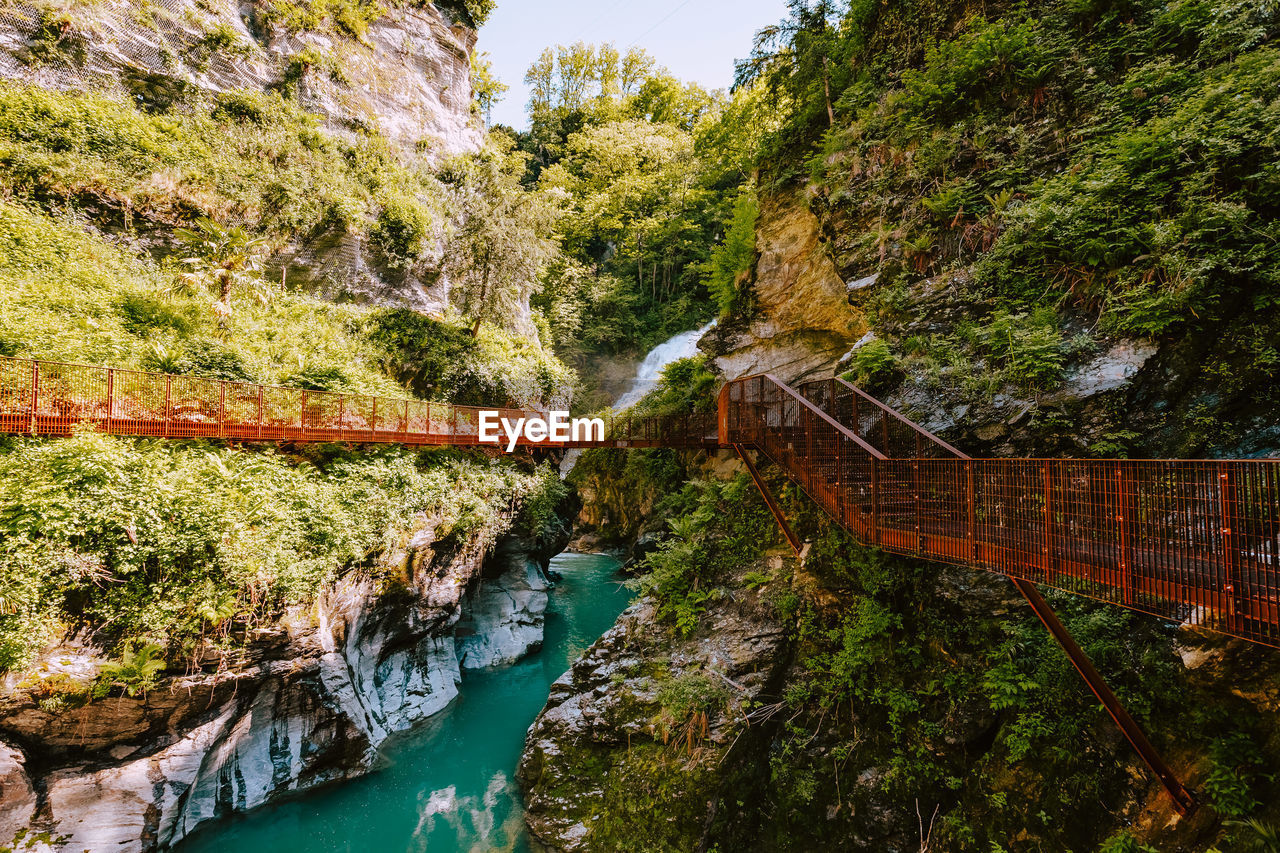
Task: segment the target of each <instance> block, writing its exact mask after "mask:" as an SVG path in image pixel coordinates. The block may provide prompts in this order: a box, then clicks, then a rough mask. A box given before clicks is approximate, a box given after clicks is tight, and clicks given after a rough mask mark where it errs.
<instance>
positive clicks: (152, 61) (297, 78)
mask: <svg viewBox="0 0 1280 853" xmlns="http://www.w3.org/2000/svg"><path fill="white" fill-rule="evenodd" d="M51 15H52V16H51ZM475 41H476V34H475V32H474V31H473V30H471V29H470V28H468V27H467V26H465V25H464V24H462V23H455V22H453V21H451V20H450V19H449V17H447V16H446V14H445V13H443V12H441V11H440V10H439V9H437V8H436V7H435V6H434V5H431V4H429V3H427V4H424V5H422V6H421V7H414V8H409V7H403V8H392V9H389V10H388V11H387V12H386V13H385V14H383V15H381V16H380V17H378V18H377V19H376V20H374V21H373V22H372V23H370V24H369V26H368V29H367V30H366V31H365V33H364V34H363V36H362V37H360V38H358V39H357V38H352V37H349V36H346V35H335V34H332V33H325V32H307V31H301V32H292V31H290V30H289V29H287V28H286V27H285V26H283V25H281V24H280V23H277V22H273V21H271V20H269V19H268V17H267V16H266V15H265V14H264V13H263V11H262V6H261V5H260V4H254V3H239V4H237V3H232V2H229V0H214V2H197V1H196V0H157V2H155V3H151V4H149V11H148V13H147V14H140V13H139V11H138V6H137V4H136V3H132V2H128V0H105V2H101V3H93V4H79V5H77V7H76V12H75V15H74V16H67V17H65V18H59V17H58V16H57V15H56V14H52V13H49V12H48V11H46V9H45V7H43V6H39V5H36V4H27V3H21V2H18V3H11V4H6V6H5V8H4V9H3V10H0V78H5V79H11V80H21V81H24V82H28V83H33V84H35V85H38V86H43V87H47V88H53V89H67V88H73V89H81V88H90V87H91V88H95V89H105V90H107V91H115V92H120V93H123V94H127V95H130V96H132V97H135V98H137V99H139V100H140V101H143V102H156V101H160V103H158V105H159V106H165V105H167V103H168V102H169V101H172V100H180V99H182V98H184V97H186V96H188V95H189V94H190V92H191V91H192V90H199V91H205V92H211V93H221V92H228V91H232V90H236V89H269V88H281V87H283V86H284V85H286V84H294V85H296V86H297V93H298V97H299V101H300V103H301V104H302V106H303V107H304V108H306V109H307V110H309V111H311V112H314V113H317V114H319V115H320V116H322V117H323V118H324V119H325V122H326V127H327V128H328V129H330V130H331V131H334V132H338V133H353V132H355V131H356V130H357V129H359V128H361V127H370V128H374V129H376V130H378V131H379V132H381V133H382V135H384V136H386V137H387V138H388V139H390V140H392V141H394V142H397V143H399V144H401V145H403V146H405V147H406V148H409V149H416V150H417V151H419V152H422V153H425V154H427V155H428V156H431V157H434V158H439V157H444V156H447V155H449V154H457V153H461V152H464V151H476V150H478V149H479V148H480V146H481V145H482V144H483V142H484V132H483V128H482V127H481V126H480V124H479V123H478V122H477V121H475V120H474V119H473V118H472V115H471V99H472V92H471V50H472V48H473V47H474V46H475Z"/></svg>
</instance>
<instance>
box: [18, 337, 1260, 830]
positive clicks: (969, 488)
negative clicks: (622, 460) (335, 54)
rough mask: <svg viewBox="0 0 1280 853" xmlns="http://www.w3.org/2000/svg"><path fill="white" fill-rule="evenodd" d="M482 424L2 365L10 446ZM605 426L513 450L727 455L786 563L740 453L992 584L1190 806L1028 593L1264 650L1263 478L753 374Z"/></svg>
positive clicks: (425, 442)
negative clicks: (935, 431) (958, 427)
mask: <svg viewBox="0 0 1280 853" xmlns="http://www.w3.org/2000/svg"><path fill="white" fill-rule="evenodd" d="M494 413H497V414H498V415H499V416H500V417H506V418H508V419H511V420H515V419H517V418H531V417H540V416H543V415H545V413H541V412H535V411H529V410H521V409H511V408H505V409H484V408H480V407H466V406H454V405H449V404H442V403H434V402H426V401H420V400H407V399H393V398H384V397H372V396H363V395H354V394H338V393H330V392H320V391H306V390H300V389H294V388H279V387H273V386H266V385H256V384H251V383H241V382H232V381H223V380H216V379H203V378H198V377H191V376H176V375H166V374H156V373H146V372H142V371H135V370H124V369H118V368H108V367H98V366H89V365H75V364H63V363H56V362H39V361H29V360H22V359H13V358H0V432H4V433H10V434H24V435H35V436H66V435H70V434H72V433H73V432H74V431H76V430H77V429H82V428H93V429H96V430H98V431H100V432H103V433H107V434H112V435H127V436H144V437H152V438H170V439H192V438H203V439H221V440H228V441H245V442H262V441H272V442H349V443H353V444H358V443H395V444H404V445H411V446H431V445H453V446H462V447H483V446H489V447H497V445H493V444H488V445H486V442H484V441H482V440H481V429H480V427H481V419H482V416H484V415H488V416H490V417H492V416H493V415H494ZM608 421H609V422H608V424H607V427H606V431H605V434H604V438H603V440H601V439H600V438H599V436H592V437H590V438H580V439H579V440H571V441H562V442H551V441H541V442H535V441H531V440H529V439H528V438H524V437H522V438H520V439H519V440H518V442H517V443H518V446H520V447H525V448H535V449H536V448H542V449H549V448H570V447H582V448H586V447H613V448H640V447H672V448H687V449H706V450H715V449H733V450H735V451H736V452H738V453H739V455H740V456H742V458H743V459H744V461H745V462H746V464H747V468H748V470H749V471H750V473H751V474H752V477H753V478H754V479H755V481H756V484H757V486H759V487H760V489H761V491H762V493H763V495H764V496H765V499H766V502H767V503H768V504H769V507H770V509H771V511H773V513H774V515H775V517H776V518H777V520H778V522H779V524H780V525H781V527H782V529H783V531H784V533H785V534H786V535H787V538H788V540H789V541H790V542H791V544H792V545H793V546H794V547H796V549H797V550H800V548H801V543H800V542H799V540H798V539H797V538H796V537H795V535H794V533H792V531H791V529H790V527H789V525H788V524H787V521H786V519H785V517H784V516H783V514H782V512H781V510H780V509H779V507H778V504H777V502H776V501H775V500H774V499H773V497H772V495H771V494H770V493H769V489H768V487H767V485H766V484H765V482H764V480H763V478H761V477H760V475H759V471H758V469H757V468H756V465H755V463H754V462H753V461H752V459H751V456H750V453H751V452H755V453H756V454H758V455H759V456H763V457H765V458H767V459H769V460H770V461H772V462H773V463H774V464H775V465H777V466H778V467H779V468H780V469H781V470H782V471H784V472H785V473H786V475H787V476H788V477H789V478H790V479H791V480H792V481H794V482H795V483H796V484H797V485H798V486H799V487H800V488H801V489H803V490H804V491H805V492H806V493H807V494H808V495H809V497H810V498H812V499H813V500H814V501H815V502H816V503H817V504H818V505H819V506H821V507H822V508H823V510H824V511H825V512H826V513H827V514H828V515H830V516H831V518H833V519H834V520H835V521H836V522H838V523H839V524H840V525H841V526H843V527H844V528H845V529H846V530H848V531H849V532H850V533H852V534H853V535H854V536H855V537H857V538H858V539H859V540H860V541H862V542H864V543H865V544H867V545H869V546H874V547H878V548H880V549H883V550H885V551H889V552H893V553H896V554H904V555H909V556H913V557H919V558H922V559H927V560H933V561H937V562H943V563H950V564H954V565H961V566H967V567H971V568H974V569H980V570H985V571H989V572H993V573H996V574H1002V575H1005V576H1007V577H1009V578H1010V579H1011V580H1012V581H1013V583H1014V584H1015V586H1017V588H1018V589H1019V591H1020V592H1022V594H1023V595H1024V596H1026V598H1027V600H1028V602H1029V603H1030V604H1031V606H1032V608H1033V609H1034V610H1035V612H1036V614H1037V615H1038V616H1039V617H1040V619H1041V621H1042V622H1044V624H1045V626H1046V628H1048V629H1049V630H1050V631H1051V632H1052V633H1053V634H1054V636H1055V638H1057V639H1058V641H1059V642H1060V643H1061V644H1062V645H1063V648H1064V649H1065V650H1066V651H1067V653H1068V655H1069V656H1070V657H1071V659H1072V662H1073V663H1074V664H1075V665H1076V668H1077V669H1078V670H1079V671H1080V673H1081V675H1082V677H1084V679H1085V681H1086V682H1087V683H1088V684H1089V687H1090V688H1091V689H1092V690H1093V692H1094V693H1095V695H1096V696H1097V697H1098V699H1099V700H1100V701H1101V702H1102V704H1103V705H1104V707H1106V709H1107V711H1108V712H1109V713H1110V714H1111V716H1112V718H1113V719H1114V720H1115V722H1116V724H1117V725H1118V726H1119V727H1120V728H1121V730H1122V731H1123V732H1124V734H1125V735H1126V737H1127V738H1128V739H1129V741H1130V742H1131V743H1132V744H1133V745H1134V747H1135V748H1136V749H1137V751H1138V752H1139V753H1140V754H1141V755H1142V757H1143V759H1144V760H1145V761H1146V762H1147V763H1148V765H1149V766H1150V767H1151V768H1152V770H1153V771H1154V772H1155V773H1156V775H1157V776H1158V777H1159V778H1160V780H1161V781H1162V783H1163V784H1164V785H1165V787H1166V788H1167V789H1168V791H1169V793H1170V796H1171V797H1172V799H1173V802H1174V805H1175V807H1176V808H1177V809H1178V811H1180V812H1182V813H1188V812H1190V811H1191V810H1192V809H1193V808H1194V806H1195V801H1194V799H1193V798H1192V796H1191V795H1190V793H1189V792H1187V791H1186V789H1185V788H1183V786H1182V785H1181V784H1180V783H1179V782H1178V780H1177V779H1176V778H1175V776H1174V774H1173V773H1172V771H1170V770H1169V768H1168V767H1167V766H1165V764H1164V762H1163V761H1162V760H1161V759H1160V757H1159V755H1157V754H1156V752H1155V750H1154V749H1153V748H1152V747H1151V744H1150V743H1149V742H1147V739H1146V737H1145V736H1144V735H1143V733H1142V731H1141V729H1140V728H1139V727H1138V726H1137V724H1136V723H1135V722H1134V721H1133V720H1132V719H1131V718H1129V715H1128V714H1127V713H1126V712H1125V711H1124V708H1123V707H1122V706H1121V705H1120V703H1119V702H1118V700H1116V698H1115V696H1114V695H1113V694H1112V693H1111V691H1110V690H1109V689H1108V688H1107V686H1106V684H1105V682H1104V681H1103V679H1102V677H1101V676H1100V675H1099V674H1098V673H1097V671H1096V670H1095V669H1094V668H1093V665H1092V663H1090V662H1089V660H1088V657H1087V656H1085V654H1084V652H1083V651H1081V650H1080V648H1079V646H1078V645H1076V644H1075V641H1074V640H1073V639H1072V638H1071V636H1070V634H1069V633H1068V632H1067V631H1066V629H1065V628H1064V627H1063V626H1062V624H1061V622H1059V621H1058V619H1057V617H1056V615H1054V613H1053V610H1052V609H1051V608H1050V607H1049V605H1048V604H1047V603H1046V602H1045V600H1044V598H1043V597H1042V596H1041V595H1040V593H1039V592H1038V590H1037V588H1036V586H1037V585H1040V586H1047V587H1052V588H1055V589H1060V590H1064V591H1067V592H1070V593H1075V594H1079V595H1084V596H1088V597H1090V598H1094V599H1096V600H1099V601H1102V602H1105V603H1107V604H1111V605H1114V606H1118V607H1125V608H1129V609H1132V610H1137V611H1141V612H1144V613H1149V614H1152V615H1155V616H1159V617H1161V618H1164V619H1167V620H1172V621H1175V622H1179V623H1186V624H1191V625H1197V626H1200V627H1203V628H1205V629H1208V630H1211V631H1215V632H1218V633H1222V634H1226V635H1229V636H1232V637H1238V638H1240V639H1243V640H1248V641H1250V642H1254V643H1260V644H1263V645H1268V646H1280V460H1214V461H1206V460H1164V459H1161V460H1155V459H1152V460H1130V459H1124V460H1117V459H971V458H969V457H968V456H966V455H965V454H963V453H961V452H960V451H959V450H957V449H956V448H954V447H952V446H951V445H949V444H947V443H946V442H944V441H942V440H941V439H939V438H937V437H936V436H934V435H932V434H931V433H929V432H928V431H926V430H924V429H923V428H921V427H920V426H918V425H916V424H915V423H913V422H911V421H910V420H908V419H907V418H905V417H904V416H903V415H901V414H900V413H898V412H896V411H894V410H893V409H891V408H889V407H888V406H885V405H884V404H883V403H881V402H880V401H878V400H876V399H874V398H872V397H871V396H869V395H867V394H866V393H864V392H863V391H861V390H860V389H858V388H856V387H855V386H853V385H851V384H849V383H847V382H845V381H843V380H841V379H828V380H822V381H818V382H810V383H806V384H803V385H800V386H798V387H791V386H789V385H787V384H785V383H783V382H780V381H779V380H777V379H776V378H774V377H773V376H770V375H759V376H752V377H747V378H743V379H736V380H733V381H730V382H728V383H726V384H725V385H724V386H723V387H722V388H721V390H720V394H719V398H718V400H717V405H716V407H715V412H714V413H708V414H692V415H680V416H668V417H637V418H631V417H627V416H617V417H610V418H609V419H608ZM505 444H506V442H505V440H504V442H503V446H505Z"/></svg>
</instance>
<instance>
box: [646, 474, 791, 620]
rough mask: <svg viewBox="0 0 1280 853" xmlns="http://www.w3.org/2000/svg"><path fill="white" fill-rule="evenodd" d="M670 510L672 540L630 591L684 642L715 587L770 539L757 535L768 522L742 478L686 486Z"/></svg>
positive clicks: (651, 559) (652, 556)
mask: <svg viewBox="0 0 1280 853" xmlns="http://www.w3.org/2000/svg"><path fill="white" fill-rule="evenodd" d="M676 507H678V508H679V509H678V510H676ZM672 509H673V510H676V511H675V512H673V516H672V517H671V518H670V520H669V521H668V524H669V526H670V528H671V532H672V534H673V535H672V536H671V537H670V538H669V539H667V540H666V541H664V542H663V543H662V544H661V545H660V546H659V547H658V550H657V551H655V552H653V553H652V554H649V555H648V556H647V557H646V558H645V562H644V568H645V569H646V570H647V574H644V575H642V576H641V577H640V578H639V579H637V581H636V582H635V586H636V588H637V589H639V590H640V591H641V592H642V593H643V594H646V595H651V596H653V597H654V598H655V599H656V600H657V602H658V615H659V618H661V619H662V620H663V621H666V622H668V623H670V624H672V625H674V626H675V629H676V631H677V632H678V633H680V634H682V635H685V636H688V635H689V634H692V633H693V632H694V631H695V630H696V629H697V627H698V617H699V616H700V615H701V614H702V613H703V612H705V610H706V606H707V603H708V602H710V601H712V600H714V599H715V598H718V597H719V596H721V595H722V594H723V593H722V591H720V590H719V589H718V588H717V586H716V584H717V582H719V581H722V580H723V579H725V578H726V577H727V575H728V573H730V572H732V571H734V570H735V569H737V568H739V567H741V566H743V565H744V564H746V563H749V562H750V561H751V560H752V559H753V558H755V557H756V556H758V555H759V554H760V553H761V552H762V550H763V548H764V547H765V546H767V545H768V544H770V542H771V541H772V538H773V537H772V536H762V535H761V531H762V530H767V529H772V528H771V527H770V526H769V525H770V524H771V519H770V518H769V516H768V510H767V509H766V508H765V507H764V505H763V503H762V502H761V501H760V500H759V497H758V495H757V494H756V493H755V490H754V487H753V486H752V484H751V480H750V479H749V478H748V477H747V476H746V475H745V474H740V475H738V476H737V477H736V478H735V479H733V480H730V481H728V482H727V483H717V482H715V481H696V482H692V483H690V484H688V485H687V486H685V488H684V490H683V491H682V492H681V493H680V494H679V496H678V497H677V498H676V499H675V507H672Z"/></svg>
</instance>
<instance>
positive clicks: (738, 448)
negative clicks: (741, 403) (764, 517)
mask: <svg viewBox="0 0 1280 853" xmlns="http://www.w3.org/2000/svg"><path fill="white" fill-rule="evenodd" d="M733 450H734V452H735V453H737V454H738V458H739V459H741V460H742V462H743V464H744V465H746V466H747V473H748V474H750V475H751V482H753V483H755V484H756V488H757V489H759V490H760V496H761V497H762V498H764V502H765V503H766V504H767V505H768V507H769V512H771V513H773V518H774V520H775V521H777V522H778V527H780V528H782V535H783V536H786V537H787V542H788V543H790V545H791V547H792V549H794V550H795V552H796V553H797V554H799V553H801V551H802V550H803V549H804V545H803V544H802V543H801V542H800V537H799V536H796V534H795V531H794V530H792V529H791V525H790V524H788V523H787V517H786V516H785V515H783V514H782V507H780V506H778V502H777V501H776V500H775V499H774V497H773V492H771V491H769V484H768V483H766V482H765V481H764V478H763V477H761V476H760V471H759V470H758V469H757V468H756V464H755V463H754V462H752V461H751V457H750V456H748V455H747V451H746V448H744V447H743V446H742V445H741V444H735V445H734V446H733Z"/></svg>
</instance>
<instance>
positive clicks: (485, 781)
mask: <svg viewBox="0 0 1280 853" xmlns="http://www.w3.org/2000/svg"><path fill="white" fill-rule="evenodd" d="M551 568H552V570H553V571H556V572H559V573H560V574H561V575H562V576H563V578H564V580H563V581H561V583H560V584H559V585H558V586H557V587H556V589H555V590H554V591H553V592H552V594H551V601H550V604H549V605H548V608H547V622H546V639H545V642H544V644H543V648H542V651H541V652H539V653H537V654H535V655H533V656H531V657H529V658H527V659H525V660H524V661H522V662H520V663H518V664H515V665H514V666H509V667H505V668H502V669H496V670H492V671H486V672H475V673H464V674H463V682H462V691H461V695H460V696H459V697H458V699H457V700H456V701H455V702H454V703H453V704H452V705H450V706H449V707H448V708H447V709H445V710H444V711H442V712H441V713H439V714H437V715H436V716H434V717H432V718H431V719H430V720H429V721H427V722H426V723H424V724H423V725H422V727H421V728H419V729H418V730H416V731H414V732H412V733H411V734H409V735H406V736H404V737H403V738H401V739H400V740H399V741H397V742H396V743H394V744H392V745H389V746H388V747H387V748H386V749H385V750H384V756H385V758H386V762H387V766H386V767H385V768H384V769H382V770H379V771H378V772H376V773H373V774H372V775H370V776H366V777H364V778H362V779H357V780H355V781H352V782H346V783H343V784H341V785H337V786H334V787H331V788H327V789H322V790H320V791H317V792H314V793H311V794H308V795H305V796H303V797H301V798H300V799H296V800H291V801H289V802H286V803H282V804H280V805H275V806H268V807H266V808H263V809H259V810H257V811H254V812H251V813H250V814H248V815H245V816H241V817H235V818H231V819H229V820H226V821H222V822H219V823H216V824H212V825H210V826H209V827H207V828H205V829H204V830H202V831H200V832H198V833H197V834H196V835H195V836H193V837H192V838H191V840H189V841H188V842H186V843H185V844H183V845H181V846H180V848H179V850H180V851H181V853H213V851H234V853H267V851H270V853H278V851H281V850H289V851H293V853H306V852H307V851H314V853H322V851H323V853H338V851H343V852H344V853H345V851H350V853H356V851H360V853H401V851H406V852H407V851H413V853H420V852H421V851H431V853H452V851H488V850H507V851H527V850H529V849H530V847H529V838H528V835H527V834H526V832H525V827H524V820H523V809H522V806H521V803H520V795H519V790H518V788H517V785H516V781H515V768H516V763H517V762H518V760H519V758H520V751H521V748H522V747H523V745H524V736H525V732H526V731H527V730H528V728H529V726H530V725H531V724H532V723H533V720H534V718H535V717H536V716H537V715H538V712H539V711H540V710H542V706H543V705H544V704H545V703H546V701H547V691H548V688H550V686H551V682H553V681H555V680H556V679H557V678H559V677H560V675H561V674H563V673H564V672H565V671H566V670H568V668H569V664H570V663H572V662H573V661H574V660H576V659H577V658H578V657H579V656H580V655H581V654H582V653H583V652H584V651H586V649H587V648H588V647H590V646H591V644H592V643H594V642H595V641H596V640H597V639H598V638H599V637H600V635H601V634H603V633H604V632H605V631H607V630H608V629H609V628H610V627H611V626H612V625H613V623H614V621H615V620H616V619H617V618H618V615H619V614H620V613H621V612H622V611H623V610H624V609H626V606H627V603H628V602H629V601H630V593H629V592H628V591H627V590H626V589H624V588H623V587H622V585H621V580H622V578H621V575H620V574H619V572H618V569H619V564H618V561H617V560H614V559H612V558H610V557H603V556H597V555H593V554H561V555H560V556H558V557H556V558H555V559H553V560H552V561H551Z"/></svg>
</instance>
